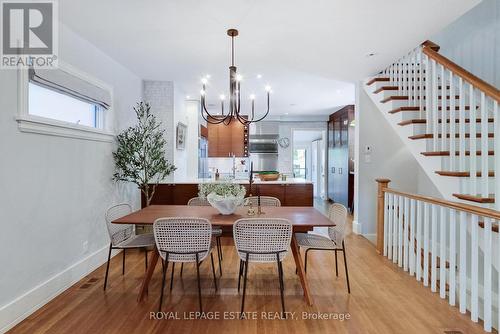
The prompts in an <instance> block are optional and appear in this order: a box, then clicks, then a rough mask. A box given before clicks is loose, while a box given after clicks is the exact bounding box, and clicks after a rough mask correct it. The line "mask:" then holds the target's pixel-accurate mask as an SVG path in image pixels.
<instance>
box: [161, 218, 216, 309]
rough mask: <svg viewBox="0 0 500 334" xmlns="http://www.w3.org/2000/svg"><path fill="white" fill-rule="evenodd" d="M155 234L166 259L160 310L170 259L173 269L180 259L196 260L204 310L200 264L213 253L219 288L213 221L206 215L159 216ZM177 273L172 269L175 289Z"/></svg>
mask: <svg viewBox="0 0 500 334" xmlns="http://www.w3.org/2000/svg"><path fill="white" fill-rule="evenodd" d="M153 234H154V238H155V241H156V248H157V249H158V252H159V254H160V257H161V258H162V262H164V265H163V269H162V273H163V274H162V282H161V294H160V304H159V307H158V312H160V311H161V306H162V303H163V290H164V288H165V275H166V272H167V268H168V264H169V262H172V269H173V268H174V266H175V263H176V262H181V263H192V262H194V263H195V264H196V275H197V279H198V300H199V304H200V312H203V306H202V302H201V283H200V264H201V262H202V261H203V260H205V258H206V257H207V256H208V255H209V254H210V260H211V262H212V275H213V278H214V285H215V291H217V280H216V277H215V266H214V257H213V255H212V224H210V221H208V220H207V219H204V218H184V217H182V218H180V217H178V218H159V219H157V220H156V221H155V222H154V223H153ZM173 273H174V271H173V270H172V275H171V278H170V290H172V283H173Z"/></svg>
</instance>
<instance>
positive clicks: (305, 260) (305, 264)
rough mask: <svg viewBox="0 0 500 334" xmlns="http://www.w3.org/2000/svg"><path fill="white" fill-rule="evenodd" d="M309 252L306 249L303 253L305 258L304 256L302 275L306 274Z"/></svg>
mask: <svg viewBox="0 0 500 334" xmlns="http://www.w3.org/2000/svg"><path fill="white" fill-rule="evenodd" d="M308 252H309V248H308V249H306V251H305V256H304V273H307V253H308Z"/></svg>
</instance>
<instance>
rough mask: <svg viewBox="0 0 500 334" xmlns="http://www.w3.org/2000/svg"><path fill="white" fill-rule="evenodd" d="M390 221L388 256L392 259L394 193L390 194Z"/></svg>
mask: <svg viewBox="0 0 500 334" xmlns="http://www.w3.org/2000/svg"><path fill="white" fill-rule="evenodd" d="M388 216H389V221H388V229H387V258H388V259H389V260H392V240H393V239H392V233H393V231H392V228H393V226H394V223H393V221H394V195H393V194H389V214H388Z"/></svg>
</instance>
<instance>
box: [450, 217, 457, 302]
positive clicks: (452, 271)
mask: <svg viewBox="0 0 500 334" xmlns="http://www.w3.org/2000/svg"><path fill="white" fill-rule="evenodd" d="M456 220H457V215H456V211H455V210H453V209H451V210H450V261H449V262H450V269H449V271H450V276H449V277H450V282H449V283H450V284H449V286H450V296H449V299H450V300H449V301H450V305H452V306H454V305H455V287H456V280H455V276H456V269H455V268H456V263H455V262H456V261H455V260H456V256H457V253H456V237H457V233H456V232H457V228H456Z"/></svg>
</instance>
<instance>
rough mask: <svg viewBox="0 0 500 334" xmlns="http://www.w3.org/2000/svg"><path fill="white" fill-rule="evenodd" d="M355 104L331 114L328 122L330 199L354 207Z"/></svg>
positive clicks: (351, 208) (328, 183) (350, 207)
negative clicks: (353, 124)
mask: <svg viewBox="0 0 500 334" xmlns="http://www.w3.org/2000/svg"><path fill="white" fill-rule="evenodd" d="M353 120H354V106H353V105H348V106H346V107H344V108H342V109H340V110H339V111H337V112H335V113H333V114H332V115H330V120H329V122H328V182H327V185H328V191H327V194H328V199H329V200H331V201H333V202H335V203H340V204H343V205H344V206H346V207H348V208H349V209H350V210H351V211H352V210H353V209H354V203H353V198H354V196H353V192H354V177H353V173H354V159H353V157H354V127H353V126H350V125H351V124H352V122H353Z"/></svg>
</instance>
